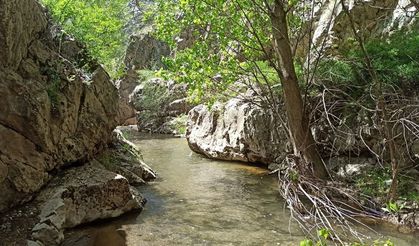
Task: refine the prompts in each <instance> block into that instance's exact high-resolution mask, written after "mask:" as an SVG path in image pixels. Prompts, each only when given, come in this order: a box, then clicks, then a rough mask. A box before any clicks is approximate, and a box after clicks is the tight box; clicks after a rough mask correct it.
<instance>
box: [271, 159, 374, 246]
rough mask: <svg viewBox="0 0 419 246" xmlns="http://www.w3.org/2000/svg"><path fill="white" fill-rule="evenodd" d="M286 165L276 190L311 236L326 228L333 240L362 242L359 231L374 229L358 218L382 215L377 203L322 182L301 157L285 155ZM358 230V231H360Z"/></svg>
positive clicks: (332, 184) (347, 189) (336, 185)
mask: <svg viewBox="0 0 419 246" xmlns="http://www.w3.org/2000/svg"><path fill="white" fill-rule="evenodd" d="M286 161H287V163H288V168H287V170H286V171H285V172H282V173H281V172H278V176H279V188H280V193H281V195H282V196H283V197H284V199H285V200H286V203H287V205H288V207H289V209H290V210H291V216H292V218H293V219H295V220H296V221H297V222H298V224H299V226H300V227H301V228H302V230H303V231H304V232H305V233H306V234H307V235H309V236H310V237H311V238H313V239H314V238H317V237H318V235H317V231H318V230H320V229H326V230H328V231H329V232H330V235H331V239H332V240H334V242H335V243H339V244H344V242H346V241H348V240H349V241H353V240H356V241H360V242H363V241H364V240H365V239H368V236H367V235H366V234H364V233H362V232H361V231H365V229H366V230H369V231H371V232H375V231H374V230H373V229H372V228H370V227H369V226H368V225H367V224H365V223H363V222H362V220H364V221H365V219H373V220H378V219H381V218H382V213H381V212H380V211H379V209H377V208H378V207H379V206H378V205H377V204H375V203H374V202H373V201H372V200H370V199H368V198H366V197H362V198H361V197H360V196H359V193H358V192H356V191H355V190H353V189H351V188H350V187H348V186H345V185H344V184H343V183H340V182H337V181H325V180H320V179H317V178H315V177H314V176H313V175H311V172H310V171H311V170H310V167H309V166H308V165H307V164H306V163H305V162H304V160H303V159H301V158H299V157H297V156H295V155H289V156H287V159H286ZM360 229H362V230H360Z"/></svg>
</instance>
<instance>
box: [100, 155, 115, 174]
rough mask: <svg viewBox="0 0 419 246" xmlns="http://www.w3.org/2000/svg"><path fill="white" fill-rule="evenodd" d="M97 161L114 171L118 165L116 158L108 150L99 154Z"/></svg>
mask: <svg viewBox="0 0 419 246" xmlns="http://www.w3.org/2000/svg"><path fill="white" fill-rule="evenodd" d="M98 161H99V162H100V163H101V164H102V165H103V166H104V167H105V168H106V169H107V170H109V171H115V170H116V168H117V166H118V159H117V158H116V157H114V156H113V155H111V154H110V153H108V152H106V153H105V154H103V155H101V156H100V157H99V159H98Z"/></svg>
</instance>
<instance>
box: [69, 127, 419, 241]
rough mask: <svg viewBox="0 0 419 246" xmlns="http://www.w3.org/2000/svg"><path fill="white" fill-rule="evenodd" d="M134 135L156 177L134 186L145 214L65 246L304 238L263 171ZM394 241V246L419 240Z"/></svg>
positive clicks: (179, 143)
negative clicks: (208, 157) (157, 176)
mask: <svg viewBox="0 0 419 246" xmlns="http://www.w3.org/2000/svg"><path fill="white" fill-rule="evenodd" d="M131 137H132V138H133V142H134V143H135V144H136V145H137V146H139V147H140V149H141V150H142V152H143V155H144V159H145V162H146V163H148V164H149V165H150V166H151V167H152V168H153V169H154V170H155V171H156V172H157V173H158V175H159V178H158V179H157V180H156V181H154V182H151V183H150V184H148V185H145V186H140V187H137V188H138V190H139V191H140V192H141V193H142V194H143V195H144V196H145V197H146V199H147V204H146V207H145V209H144V210H143V211H142V212H141V214H138V213H131V214H128V215H125V216H122V217H120V218H118V219H115V220H112V222H110V223H102V224H97V223H96V224H91V225H88V226H84V227H83V228H79V229H76V230H73V231H70V232H68V233H67V234H66V241H65V244H63V245H64V246H69V245H80V246H92V245H94V246H96V245H101V246H107V245H112V246H119V245H129V246H131V245H298V243H299V241H300V240H302V239H303V238H304V237H303V235H302V233H301V232H300V230H299V229H298V227H297V225H296V224H295V223H293V222H292V221H291V220H290V214H289V211H288V210H287V209H286V208H285V206H284V202H283V200H282V198H281V197H280V195H279V193H278V191H277V179H276V177H275V175H267V173H268V171H267V170H266V169H263V168H261V167H259V166H250V165H246V164H242V163H235V162H225V161H215V160H209V159H206V158H204V157H202V156H200V155H197V154H195V153H192V152H191V151H190V149H189V148H188V146H187V143H186V140H185V139H181V138H167V137H164V136H159V137H157V138H154V137H151V136H150V135H147V136H146V137H142V135H131ZM389 236H390V235H389ZM392 236H395V238H392V239H393V240H394V241H395V242H397V243H396V245H415V244H414V243H415V242H417V241H416V240H415V239H414V236H413V239H412V237H406V238H403V239H397V238H400V235H398V234H397V233H396V235H392ZM412 243H413V244H412Z"/></svg>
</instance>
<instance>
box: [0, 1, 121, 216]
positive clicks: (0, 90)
mask: <svg viewBox="0 0 419 246" xmlns="http://www.w3.org/2000/svg"><path fill="white" fill-rule="evenodd" d="M0 16H1V18H0V54H1V56H0V104H1V105H2V106H1V109H0V139H1V141H0V171H1V172H0V194H2V195H1V196H0V211H3V210H5V209H7V208H10V207H11V206H14V205H17V204H20V203H22V202H24V201H27V200H30V199H31V198H32V197H33V194H34V193H35V192H37V191H38V190H39V189H40V188H41V187H42V186H43V185H44V184H45V183H46V182H47V181H48V180H49V179H50V174H49V173H50V172H51V171H52V170H54V169H57V168H59V167H62V166H65V165H69V164H72V163H83V162H84V161H86V160H88V159H91V158H92V157H93V156H94V155H95V154H97V153H98V152H100V151H101V150H103V149H104V148H105V147H106V146H107V144H108V142H109V140H110V139H111V132H112V130H113V129H114V128H115V126H116V123H117V112H118V93H117V90H116V88H115V86H114V85H113V83H112V81H111V80H110V77H109V75H108V74H107V73H106V71H105V70H104V69H103V68H102V67H101V66H100V65H98V64H96V63H95V62H93V61H92V60H91V59H89V58H88V56H87V55H86V51H85V50H84V48H83V46H82V45H81V44H80V43H78V42H77V41H75V40H73V39H72V38H71V37H69V36H67V35H65V34H63V33H62V31H61V30H60V29H59V28H58V27H56V26H54V25H52V24H51V22H50V21H49V19H48V15H47V14H46V12H45V10H44V9H43V7H42V6H41V5H40V4H39V3H38V2H37V1H35V0H16V1H7V0H0Z"/></svg>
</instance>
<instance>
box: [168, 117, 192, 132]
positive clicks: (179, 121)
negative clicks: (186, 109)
mask: <svg viewBox="0 0 419 246" xmlns="http://www.w3.org/2000/svg"><path fill="white" fill-rule="evenodd" d="M187 120H188V115H186V114H182V115H179V116H177V117H176V118H174V119H173V120H171V121H170V126H171V128H172V129H173V131H175V132H176V133H177V134H180V135H185V134H186V122H187Z"/></svg>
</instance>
